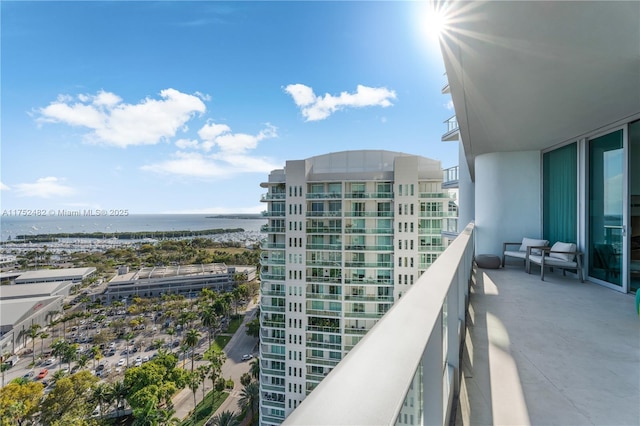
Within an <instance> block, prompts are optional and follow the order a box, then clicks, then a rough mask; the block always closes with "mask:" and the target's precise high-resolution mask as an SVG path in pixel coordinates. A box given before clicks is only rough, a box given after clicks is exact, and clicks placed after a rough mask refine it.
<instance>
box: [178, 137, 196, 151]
mask: <svg viewBox="0 0 640 426" xmlns="http://www.w3.org/2000/svg"><path fill="white" fill-rule="evenodd" d="M176 146H177V147H178V148H180V149H187V148H197V147H198V141H197V140H189V139H178V140H177V141H176Z"/></svg>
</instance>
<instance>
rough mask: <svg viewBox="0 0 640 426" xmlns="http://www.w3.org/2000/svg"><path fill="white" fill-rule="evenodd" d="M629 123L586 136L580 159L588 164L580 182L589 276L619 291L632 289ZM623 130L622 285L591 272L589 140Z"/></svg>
mask: <svg viewBox="0 0 640 426" xmlns="http://www.w3.org/2000/svg"><path fill="white" fill-rule="evenodd" d="M628 124H629V123H624V124H617V125H615V126H611V127H607V128H606V129H601V130H600V131H598V132H594V133H592V134H590V135H588V136H586V137H585V138H584V139H583V140H582V141H581V142H582V145H583V148H584V150H583V152H584V156H583V157H582V158H581V159H580V161H583V162H582V164H583V165H584V173H583V174H582V177H581V180H582V184H581V185H580V186H581V187H583V188H584V191H583V192H582V191H581V192H582V196H583V197H584V199H583V201H584V202H583V203H580V204H582V206H583V208H582V209H581V210H582V211H581V212H580V213H581V216H582V217H583V218H584V225H583V226H581V228H582V229H581V232H580V233H581V234H582V235H583V236H584V238H583V241H584V242H585V244H584V247H585V256H584V267H585V269H586V275H587V277H588V279H589V281H591V282H594V283H597V284H600V285H602V286H604V287H607V288H610V289H613V290H616V291H619V292H621V293H628V292H629V232H628V230H629V229H630V226H629V221H630V211H629V204H630V203H629V178H630V176H629V141H628V135H629V130H628ZM620 130H621V131H622V253H621V255H622V262H621V265H620V280H621V282H620V285H617V284H613V283H611V282H608V281H605V280H602V279H599V278H596V277H593V276H591V275H589V270H590V266H591V265H590V256H589V249H590V246H591V241H590V238H591V236H590V232H589V229H590V225H591V224H590V214H589V198H590V197H589V194H590V190H591V188H589V176H590V172H591V171H590V170H589V164H590V161H589V160H590V155H591V152H590V144H589V142H590V141H591V140H593V139H597V138H599V137H601V136H606V135H608V134H610V133H614V132H617V131H620Z"/></svg>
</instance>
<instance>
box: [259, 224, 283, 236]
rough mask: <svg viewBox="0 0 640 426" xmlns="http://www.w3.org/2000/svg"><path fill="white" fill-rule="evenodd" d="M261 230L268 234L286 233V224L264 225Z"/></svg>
mask: <svg viewBox="0 0 640 426" xmlns="http://www.w3.org/2000/svg"><path fill="white" fill-rule="evenodd" d="M260 231H261V232H266V233H268V234H275V233H284V232H285V228H284V226H269V225H262V226H261V227H260Z"/></svg>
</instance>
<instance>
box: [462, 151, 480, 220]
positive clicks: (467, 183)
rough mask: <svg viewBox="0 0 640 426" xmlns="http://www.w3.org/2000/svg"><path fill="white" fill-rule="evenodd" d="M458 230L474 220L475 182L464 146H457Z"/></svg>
mask: <svg viewBox="0 0 640 426" xmlns="http://www.w3.org/2000/svg"><path fill="white" fill-rule="evenodd" d="M458 164H459V167H458V169H459V170H458V232H462V231H463V230H464V228H465V227H466V226H467V225H468V224H469V222H473V221H474V220H475V205H476V201H475V184H474V183H473V182H472V181H471V174H470V173H469V166H468V164H467V157H466V155H465V153H464V146H463V145H462V143H460V144H459V148H458Z"/></svg>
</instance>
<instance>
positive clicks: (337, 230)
mask: <svg viewBox="0 0 640 426" xmlns="http://www.w3.org/2000/svg"><path fill="white" fill-rule="evenodd" d="M341 233H342V227H341V226H334V227H331V226H319V227H314V228H307V234H341Z"/></svg>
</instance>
